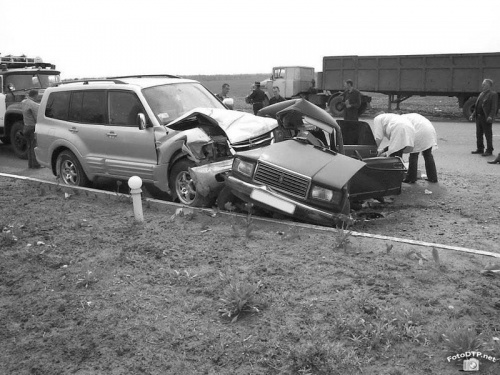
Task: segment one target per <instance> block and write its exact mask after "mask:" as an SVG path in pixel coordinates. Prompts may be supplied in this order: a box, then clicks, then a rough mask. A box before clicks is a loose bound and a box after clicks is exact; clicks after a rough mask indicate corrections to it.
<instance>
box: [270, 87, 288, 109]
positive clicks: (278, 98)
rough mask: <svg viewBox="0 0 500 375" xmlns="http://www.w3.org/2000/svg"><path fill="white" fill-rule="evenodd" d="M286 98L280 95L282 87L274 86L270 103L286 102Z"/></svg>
mask: <svg viewBox="0 0 500 375" xmlns="http://www.w3.org/2000/svg"><path fill="white" fill-rule="evenodd" d="M284 101H285V98H284V97H282V96H281V95H280V88H279V87H277V86H274V87H273V97H272V98H271V99H269V105H273V104H276V103H280V102H284Z"/></svg>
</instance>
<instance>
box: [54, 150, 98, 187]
mask: <svg viewBox="0 0 500 375" xmlns="http://www.w3.org/2000/svg"><path fill="white" fill-rule="evenodd" d="M56 173H57V176H58V177H60V178H61V180H62V181H63V182H64V183H65V184H66V185H73V186H88V185H89V184H90V181H89V179H88V177H87V175H86V174H85V172H84V171H83V168H82V165H81V164H80V162H79V161H78V158H77V157H76V156H75V154H73V153H72V152H71V151H69V150H65V151H63V152H61V153H60V154H59V155H58V156H57V162H56Z"/></svg>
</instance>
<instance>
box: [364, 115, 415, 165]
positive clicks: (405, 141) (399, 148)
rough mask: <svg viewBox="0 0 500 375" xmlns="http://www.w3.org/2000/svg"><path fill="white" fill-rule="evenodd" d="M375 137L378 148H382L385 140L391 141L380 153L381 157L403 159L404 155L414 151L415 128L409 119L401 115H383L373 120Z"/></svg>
mask: <svg viewBox="0 0 500 375" xmlns="http://www.w3.org/2000/svg"><path fill="white" fill-rule="evenodd" d="M373 136H374V137H375V141H376V142H377V147H380V144H381V143H382V140H383V139H384V138H387V139H388V140H389V144H388V145H387V147H385V148H384V149H383V150H380V151H379V155H382V154H386V155H389V156H399V157H402V156H403V153H409V152H412V151H413V146H414V142H415V128H414V127H413V125H412V123H411V122H410V121H409V120H408V119H406V118H404V117H402V116H400V115H396V114H394V113H383V114H380V115H378V116H376V117H375V118H374V119H373Z"/></svg>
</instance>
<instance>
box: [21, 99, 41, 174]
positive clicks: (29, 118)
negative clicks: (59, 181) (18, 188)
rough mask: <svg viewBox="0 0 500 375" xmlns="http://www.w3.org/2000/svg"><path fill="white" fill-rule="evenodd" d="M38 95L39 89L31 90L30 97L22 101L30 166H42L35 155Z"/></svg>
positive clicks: (24, 130)
mask: <svg viewBox="0 0 500 375" xmlns="http://www.w3.org/2000/svg"><path fill="white" fill-rule="evenodd" d="M37 96H38V91H37V90H30V92H29V94H28V97H27V98H26V99H24V100H23V101H22V103H21V108H22V111H23V118H24V127H23V134H24V137H25V138H26V141H27V143H28V168H40V164H38V161H37V160H36V156H35V124H36V118H37V116H38V108H39V107H40V104H38V103H37V102H36V101H35V100H36V98H37Z"/></svg>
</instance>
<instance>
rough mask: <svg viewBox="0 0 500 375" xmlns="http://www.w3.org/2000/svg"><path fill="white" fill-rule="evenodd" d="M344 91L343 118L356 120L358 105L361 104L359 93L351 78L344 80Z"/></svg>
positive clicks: (357, 117)
mask: <svg viewBox="0 0 500 375" xmlns="http://www.w3.org/2000/svg"><path fill="white" fill-rule="evenodd" d="M344 88H345V91H344V93H343V94H342V95H343V97H344V106H345V111H344V120H352V121H358V119H359V115H358V111H359V107H360V106H361V93H360V92H359V91H358V90H356V89H355V88H354V85H353V82H352V80H351V79H348V80H346V81H345V82H344Z"/></svg>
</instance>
